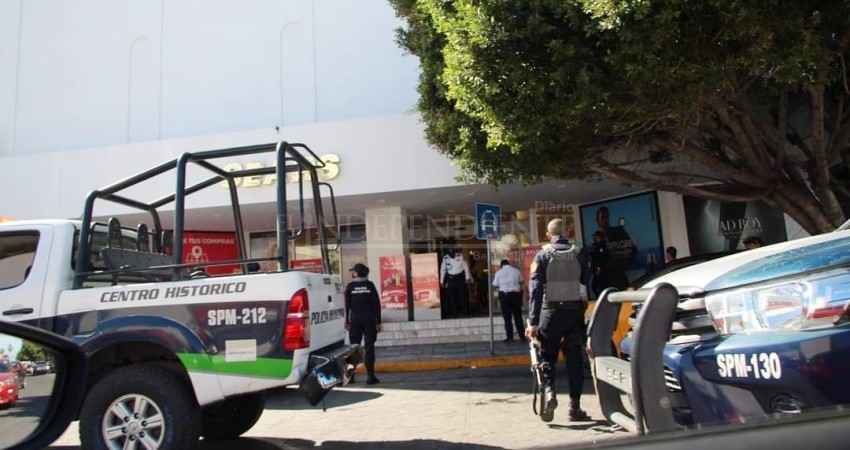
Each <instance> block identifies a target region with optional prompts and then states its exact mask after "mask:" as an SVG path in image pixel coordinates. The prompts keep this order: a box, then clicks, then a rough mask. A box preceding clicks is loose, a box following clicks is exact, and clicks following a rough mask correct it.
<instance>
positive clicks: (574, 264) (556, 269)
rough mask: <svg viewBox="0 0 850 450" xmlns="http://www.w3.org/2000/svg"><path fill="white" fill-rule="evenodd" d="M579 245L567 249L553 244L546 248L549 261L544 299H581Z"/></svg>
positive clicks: (548, 300)
mask: <svg viewBox="0 0 850 450" xmlns="http://www.w3.org/2000/svg"><path fill="white" fill-rule="evenodd" d="M579 250H580V249H579V247H578V246H575V245H571V246H570V248H568V249H565V250H557V249H555V248H554V247H552V246H548V248H546V254H547V255H548V257H549V263H548V265H547V266H546V290H545V292H544V296H543V299H544V300H545V301H547V302H564V301H579V300H581V297H582V295H581V294H582V292H581V291H582V289H581V288H582V286H581V269H582V267H581V263H580V262H579V260H578V253H579Z"/></svg>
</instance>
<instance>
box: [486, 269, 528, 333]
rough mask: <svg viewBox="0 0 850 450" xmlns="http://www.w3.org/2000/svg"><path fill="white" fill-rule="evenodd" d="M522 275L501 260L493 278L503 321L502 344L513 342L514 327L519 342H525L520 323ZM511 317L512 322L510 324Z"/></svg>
mask: <svg viewBox="0 0 850 450" xmlns="http://www.w3.org/2000/svg"><path fill="white" fill-rule="evenodd" d="M522 281H523V280H522V273H521V272H520V271H519V269H517V268H516V267H514V266H512V265H511V263H510V261H508V260H507V259H503V260H502V268H501V269H499V271H498V272H496V275H495V276H493V287H494V288H496V290H497V291H498V292H499V306H501V309H502V318H503V319H505V334H506V335H507V337H506V338H505V340H504V342H513V341H514V327H513V325H514V324H516V334H517V337H518V339H519V340H521V341H525V340H526V338H525V336H524V335H523V332H524V331H525V326H524V325H523V323H522ZM511 317H513V322H511Z"/></svg>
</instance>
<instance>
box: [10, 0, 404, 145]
mask: <svg viewBox="0 0 850 450" xmlns="http://www.w3.org/2000/svg"><path fill="white" fill-rule="evenodd" d="M400 25H401V22H400V21H399V20H398V19H397V18H396V17H395V15H394V12H393V10H392V8H391V7H390V6H389V4H388V2H386V1H385V0H357V1H350V0H321V1H319V0H296V1H286V2H281V1H275V0H245V1H240V2H234V1H228V0H180V1H177V0H158V1H155V0H124V1H120V2H116V1H110V0H79V1H75V2H66V1H63V0H38V1H23V0H6V1H3V2H0V156H11V155H29V154H37V153H45V152H53V151H61V150H71V149H81V148H90V147H99V146H106V145H115V144H121V143H133V142H144V141H150V140H158V139H173V138H180V137H188V136H200V135H210V134H220V133H227V132H234V131H245V130H256V129H262V128H272V127H274V126H278V125H297V124H307V123H315V122H326V121H340V120H347V119H353V118H362V117H375V116H385V115H391V114H398V113H403V112H406V111H409V110H411V109H412V108H413V106H414V103H415V101H416V98H417V94H416V89H415V87H416V79H417V76H418V60H417V59H416V58H415V57H412V56H409V55H404V54H403V52H402V50H401V49H400V48H399V47H398V46H397V45H396V44H395V42H394V30H395V28H397V27H398V26H400Z"/></svg>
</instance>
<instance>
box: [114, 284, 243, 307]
mask: <svg viewBox="0 0 850 450" xmlns="http://www.w3.org/2000/svg"><path fill="white" fill-rule="evenodd" d="M245 288H246V284H245V282H244V281H240V282H238V283H214V284H202V285H195V286H177V287H170V288H166V289H160V288H150V289H130V290H126V291H114V292H104V293H103V294H101V296H100V302H101V303H110V302H132V301H136V300H156V299H158V298H160V295H162V298H181V297H194V296H202V295H222V294H238V293H241V292H245Z"/></svg>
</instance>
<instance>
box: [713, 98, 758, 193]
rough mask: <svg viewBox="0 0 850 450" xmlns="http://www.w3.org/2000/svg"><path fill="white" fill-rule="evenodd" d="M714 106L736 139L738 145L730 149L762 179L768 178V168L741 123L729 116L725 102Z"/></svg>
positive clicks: (718, 102) (715, 103)
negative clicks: (757, 153)
mask: <svg viewBox="0 0 850 450" xmlns="http://www.w3.org/2000/svg"><path fill="white" fill-rule="evenodd" d="M713 106H714V110H715V111H716V112H717V116H718V117H719V118H720V120H721V121H722V122H723V124H724V125H725V126H726V127H727V128H729V131H731V132H732V136H734V138H735V141H736V144H737V145H735V146H732V147H730V149H732V150H734V151H735V152H736V153H738V154H739V155H741V157H742V158H743V159H744V161H746V162H747V165H748V166H750V167H752V168H753V170H754V171H755V172H757V173H758V174H759V175H760V176H761V177H766V176H767V174H768V168H767V167H765V166H764V164H762V162H761V160H760V159H759V158H758V156H757V155H756V150H755V149H754V148H753V143H752V142H751V141H750V139H749V136H747V133H746V132H745V131H744V130H743V128H742V126H741V124H740V122H739V121H737V120H735V119H733V118H732V116H731V115H730V114H729V108H728V107H727V105H726V104H725V102H721V101H719V100H718V101H715V102H714V103H713Z"/></svg>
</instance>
